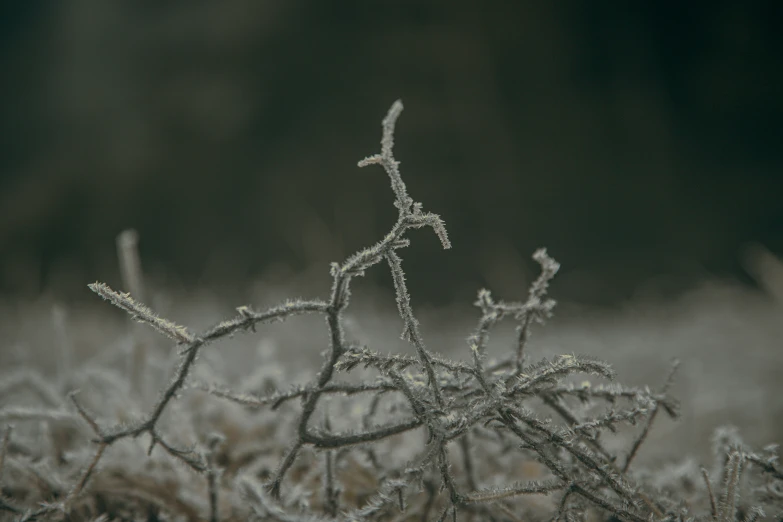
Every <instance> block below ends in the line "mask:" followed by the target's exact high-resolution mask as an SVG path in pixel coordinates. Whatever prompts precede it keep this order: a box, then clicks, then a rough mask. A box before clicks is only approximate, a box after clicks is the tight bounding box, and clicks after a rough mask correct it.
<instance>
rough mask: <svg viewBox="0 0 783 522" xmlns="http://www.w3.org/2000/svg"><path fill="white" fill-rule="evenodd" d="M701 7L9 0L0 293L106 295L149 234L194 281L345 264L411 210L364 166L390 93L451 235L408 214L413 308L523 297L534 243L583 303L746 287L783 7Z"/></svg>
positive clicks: (782, 158)
mask: <svg viewBox="0 0 783 522" xmlns="http://www.w3.org/2000/svg"><path fill="white" fill-rule="evenodd" d="M697 4H698V3H687V2H644V3H638V2H637V3H634V2H630V3H629V2H620V1H605V2H581V1H575V0H564V1H560V2H508V1H489V0H487V1H484V2H467V1H460V0H450V1H448V2H445V1H418V0H417V1H394V2H391V1H383V2H381V1H379V2H368V1H343V2H330V1H315V0H311V1H286V2H269V1H259V0H231V1H224V2H214V1H204V0H195V1H194V0H191V1H187V2H183V1H176V0H164V1H155V2H151V1H139V0H136V1H117V2H105V1H101V0H72V1H68V2H58V1H55V0H27V1H24V2H5V3H3V7H2V8H0V9H2V12H0V42H1V50H0V60H1V62H0V65H1V66H2V83H1V84H0V89H2V90H1V91H0V95H2V99H3V112H2V115H1V117H0V139H1V141H0V290H2V292H3V293H4V294H6V295H11V296H15V295H20V294H25V295H35V294H37V293H40V292H42V291H46V292H55V293H62V294H67V295H69V296H72V297H73V298H79V297H81V296H83V297H89V292H88V290H87V289H86V287H85V284H86V283H87V282H90V281H94V280H96V279H101V280H112V278H114V280H116V278H117V276H116V274H117V270H118V269H117V262H116V253H115V252H116V251H115V244H114V238H115V236H116V235H117V234H118V233H119V232H120V231H121V230H123V229H125V228H127V227H134V228H136V229H137V230H138V231H139V233H140V237H141V251H142V257H143V261H144V263H145V266H146V267H147V269H148V270H150V271H151V272H156V273H160V274H164V273H165V274H168V275H169V277H175V278H176V281H177V282H178V283H180V284H183V285H193V286H196V285H214V286H221V285H228V286H232V285H241V284H243V281H246V280H247V279H248V278H253V277H259V276H261V275H262V274H264V273H266V272H268V271H269V270H270V269H271V268H272V267H280V266H286V267H289V268H288V270H289V272H290V273H293V274H295V273H297V272H298V271H302V270H305V269H307V268H308V267H313V266H316V267H318V270H319V271H320V272H318V273H319V274H321V275H322V276H323V278H324V279H326V280H328V266H326V264H325V263H326V262H328V261H339V260H341V259H343V258H344V257H345V256H347V255H349V254H350V253H352V252H353V251H355V250H357V249H359V248H360V247H363V246H366V245H369V244H371V243H373V242H375V241H376V240H378V239H380V237H382V235H383V234H385V232H386V231H387V230H388V229H389V227H390V226H391V224H392V223H393V221H394V219H395V216H396V214H395V209H394V207H393V206H392V199H393V197H392V192H391V189H390V188H389V183H388V179H387V178H386V176H385V174H384V173H383V171H382V170H380V169H379V168H370V169H358V168H357V167H356V162H357V161H358V160H359V159H361V158H362V157H364V156H367V155H370V154H373V153H375V152H376V151H377V150H378V148H379V145H378V142H379V138H380V121H381V119H382V117H383V116H384V114H385V112H386V110H387V109H388V107H389V105H390V104H391V103H392V101H393V100H395V99H396V98H402V99H403V101H404V103H405V108H406V109H405V112H404V113H403V115H402V117H401V119H400V121H399V125H398V131H397V148H396V155H397V158H398V159H399V160H400V161H401V162H402V173H403V178H404V179H405V181H406V182H407V184H408V188H409V191H410V193H411V195H412V197H413V198H414V199H415V200H417V201H422V202H423V203H424V209H425V210H429V211H432V212H436V213H438V214H440V215H441V216H442V217H443V218H444V220H445V221H446V224H447V227H448V229H449V232H450V236H451V238H452V241H453V244H454V248H453V250H452V251H449V252H443V251H441V250H440V247H439V243H438V241H437V239H436V238H435V236H434V235H433V234H432V233H431V231H416V232H414V233H412V239H413V244H412V246H411V247H410V248H409V249H408V250H407V251H404V252H402V254H403V257H404V259H405V262H406V267H407V273H408V278H409V281H410V285H411V287H412V288H414V287H415V288H416V294H417V296H418V298H419V299H422V300H427V301H430V302H433V303H444V302H447V301H451V300H453V299H461V300H464V299H466V298H467V299H470V298H472V297H473V296H474V295H475V290H476V289H477V288H478V287H480V286H485V285H488V286H490V287H491V288H494V289H497V290H498V291H499V292H500V294H501V295H505V296H506V297H508V298H513V297H515V296H521V295H523V294H524V286H523V285H525V284H526V283H527V281H528V280H529V278H530V276H531V275H532V274H533V273H534V272H533V270H534V268H535V267H534V266H533V263H532V261H530V259H529V256H530V254H532V252H533V251H534V250H535V249H536V248H537V247H539V246H546V247H548V249H549V252H550V253H551V254H552V255H553V256H554V257H555V258H556V259H558V260H559V261H560V262H561V263H562V264H563V271H562V274H561V277H560V278H559V279H558V280H557V282H556V284H557V285H558V286H557V290H556V292H555V294H556V296H557V297H559V298H561V299H570V300H573V301H578V302H586V303H602V304H611V303H616V302H620V301H623V300H625V299H628V298H629V297H631V296H636V295H639V294H643V295H654V296H655V295H664V296H665V295H669V294H676V293H677V292H679V291H681V290H683V289H686V288H688V287H689V286H690V285H693V284H695V283H696V282H697V281H700V280H702V279H704V278H739V279H741V280H744V281H745V282H747V283H748V284H751V283H752V281H751V280H750V279H749V278H748V277H747V275H746V274H745V272H744V270H743V266H742V259H743V252H744V250H745V249H746V248H747V247H748V245H753V244H757V243H758V244H762V245H764V246H765V247H767V248H768V249H770V250H771V251H772V252H773V253H777V254H778V255H780V254H781V253H782V252H783V149H781V144H782V143H783V95H782V94H781V93H783V59H782V58H781V56H783V38H781V36H780V22H781V20H783V8H781V5H783V4H779V3H775V2H744V3H740V2H730V1H716V2H712V3H710V5H709V7H705V8H703V9H700V8H697V7H696V6H697ZM368 277H370V278H374V279H376V280H377V281H378V282H379V283H381V284H390V280H387V279H388V275H387V274H385V273H384V271H383V270H378V271H376V272H373V273H369V274H368ZM499 287H501V288H499Z"/></svg>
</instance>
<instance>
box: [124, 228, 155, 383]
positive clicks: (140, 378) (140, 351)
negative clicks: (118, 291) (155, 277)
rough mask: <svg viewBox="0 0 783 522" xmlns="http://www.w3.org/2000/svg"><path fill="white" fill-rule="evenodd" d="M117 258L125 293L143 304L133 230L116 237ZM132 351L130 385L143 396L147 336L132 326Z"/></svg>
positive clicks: (135, 326)
mask: <svg viewBox="0 0 783 522" xmlns="http://www.w3.org/2000/svg"><path fill="white" fill-rule="evenodd" d="M117 258H118V259H119V265H120V276H121V277H122V285H123V287H124V288H125V291H126V292H128V293H129V294H130V295H132V296H133V297H134V299H136V300H137V301H139V302H145V301H146V298H145V288H144V274H143V272H142V270H141V257H140V256H139V234H138V232H136V231H135V230H133V229H127V230H124V231H122V232H121V233H120V234H119V235H118V236H117ZM132 342H133V346H132V350H131V353H130V374H131V384H132V386H133V388H134V391H135V392H136V393H138V394H144V392H145V391H146V390H147V386H145V379H146V376H147V371H146V369H147V364H148V361H147V358H148V353H147V352H148V351H149V336H148V335H146V332H145V331H143V330H141V329H140V328H139V325H137V324H134V325H133V326H132Z"/></svg>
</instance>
